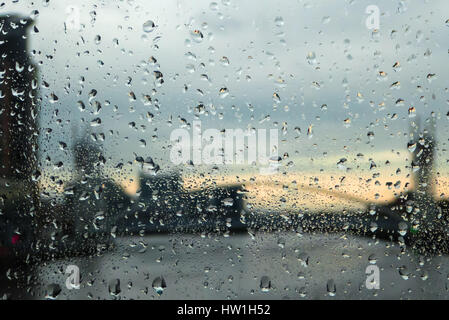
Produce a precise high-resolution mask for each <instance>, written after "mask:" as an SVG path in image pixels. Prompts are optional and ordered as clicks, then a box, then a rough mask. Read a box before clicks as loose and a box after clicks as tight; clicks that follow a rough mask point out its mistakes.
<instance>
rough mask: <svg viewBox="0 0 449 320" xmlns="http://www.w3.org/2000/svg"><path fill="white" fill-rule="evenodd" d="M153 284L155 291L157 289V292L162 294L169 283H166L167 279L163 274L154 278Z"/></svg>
mask: <svg viewBox="0 0 449 320" xmlns="http://www.w3.org/2000/svg"><path fill="white" fill-rule="evenodd" d="M151 285H152V287H153V289H154V291H156V293H157V294H158V295H161V294H162V293H164V289H165V288H166V287H167V284H166V283H165V279H164V278H163V277H162V276H160V277H157V278H156V279H154V280H153V283H152V284H151Z"/></svg>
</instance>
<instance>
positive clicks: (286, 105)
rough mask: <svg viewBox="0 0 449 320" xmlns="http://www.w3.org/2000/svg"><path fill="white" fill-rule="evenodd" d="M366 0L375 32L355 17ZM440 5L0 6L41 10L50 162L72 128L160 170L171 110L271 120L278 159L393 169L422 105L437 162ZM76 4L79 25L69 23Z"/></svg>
mask: <svg viewBox="0 0 449 320" xmlns="http://www.w3.org/2000/svg"><path fill="white" fill-rule="evenodd" d="M13 2H14V3H13ZM373 4H374V5H377V6H378V7H379V9H380V13H381V16H380V28H379V30H378V31H377V32H373V30H369V29H368V28H367V27H366V25H365V21H366V19H367V17H368V14H366V13H365V9H366V7H367V6H368V5H373ZM73 7H74V8H75V9H72V8H73ZM448 9H449V3H448V2H447V1H446V0H433V1H430V0H429V1H424V0H422V1H396V0H395V1H391V0H385V1H372V0H370V1H361V0H358V1H357V0H340V1H326V0H316V1H301V0H296V1H293V0H292V1H272V0H260V1H250V0H242V1H236V0H216V2H215V1H202V0H195V1H181V0H166V1H144V0H141V1H132V0H129V1H112V0H110V1H107V0H104V1H87V0H86V1H84V0H78V1H73V0H71V1H70V0H69V1H67V0H58V1H55V0H50V1H40V0H39V1H36V2H34V3H33V4H30V2H29V1H7V2H6V5H5V6H3V7H2V8H1V9H0V10H1V11H3V13H4V14H6V13H18V14H21V15H23V16H30V14H32V12H33V11H34V10H38V12H39V14H38V16H37V17H36V18H35V26H36V28H37V29H35V30H34V31H33V30H31V34H30V50H36V52H37V54H36V55H35V57H34V60H35V62H36V63H38V64H39V68H40V81H41V82H43V81H45V82H46V83H47V84H48V86H47V87H45V88H44V87H43V88H42V89H41V95H42V98H43V101H42V106H41V108H42V109H41V127H42V128H43V129H45V128H52V129H53V133H52V135H51V136H49V137H43V138H42V147H41V149H42V153H43V154H44V155H46V154H51V156H52V157H51V158H52V161H53V162H57V161H63V162H64V163H65V164H66V168H69V167H70V162H71V155H70V152H69V151H64V150H60V148H59V142H60V141H64V142H66V143H67V144H68V145H69V146H70V144H71V141H72V140H73V139H72V135H73V132H78V134H80V133H82V132H84V131H86V130H87V129H89V130H90V131H91V132H95V133H104V135H105V141H104V142H103V144H104V148H105V151H106V153H107V155H108V157H110V158H109V159H108V164H109V165H110V166H115V165H117V163H120V162H123V163H126V162H128V161H133V160H134V159H135V155H134V153H136V154H137V155H140V156H142V157H144V158H145V157H148V156H151V157H153V158H154V159H155V161H156V162H158V163H160V164H161V166H163V167H170V166H171V165H170V162H169V161H168V160H169V158H168V151H169V150H170V142H169V138H170V132H171V131H172V130H174V129H176V128H179V127H180V126H183V125H184V124H185V123H184V122H183V121H181V119H185V121H186V122H187V124H190V123H192V122H193V120H195V119H199V120H201V121H202V125H203V129H206V128H216V129H219V130H222V129H232V128H242V129H246V128H266V129H270V128H278V129H279V130H280V136H281V137H282V138H283V141H282V142H281V145H280V151H281V153H284V152H288V154H289V156H290V160H292V161H293V167H292V168H290V169H289V170H295V171H299V172H301V171H308V170H309V171H314V170H320V169H326V170H331V169H332V170H334V169H337V165H336V164H337V162H338V160H339V159H340V158H342V157H345V158H347V159H348V166H349V167H354V168H356V167H357V166H358V165H359V166H360V168H361V169H367V168H368V167H369V159H370V158H372V159H374V160H375V161H378V162H379V163H382V162H385V161H386V160H390V162H393V161H396V162H397V165H398V166H401V167H402V168H403V167H404V166H405V165H407V157H408V153H407V148H406V143H407V141H408V140H409V138H408V136H407V134H408V132H409V123H410V121H413V120H416V119H418V118H419V119H421V122H424V120H425V119H426V118H428V117H429V116H430V115H431V113H432V112H433V113H434V114H433V116H434V117H435V119H436V123H437V136H438V141H439V150H438V163H439V165H440V166H442V165H444V164H445V163H446V159H447V155H446V153H447V152H445V148H446V144H445V142H446V141H447V139H448V130H447V128H448V119H447V116H446V114H447V113H448V109H449V106H448V99H449V97H448V91H447V85H448V83H449V82H448V78H449V75H448V74H449V73H448V72H447V71H448V70H447V69H448V65H449V64H448V58H449V55H448V49H449V40H448V39H449V37H448V33H449V24H448V23H446V20H448V19H449V16H448V15H447V13H448V12H449V10H448ZM77 13H79V22H80V25H79V26H77V28H76V29H73V28H70V27H71V24H70V21H71V18H75V21H76V20H77V19H76V14H77ZM152 23H154V28H148V27H147V28H145V27H144V25H147V26H148V25H149V26H151V25H152ZM397 62H399V66H400V67H394V65H395V64H396V63H397ZM154 71H159V72H161V73H162V75H163V80H164V82H163V83H162V85H160V84H159V82H160V78H158V77H156V76H155V73H154ZM156 75H157V74H156ZM428 75H430V76H428ZM222 88H226V90H225V91H226V92H227V94H220V90H221V89H222ZM92 90H96V92H97V94H96V95H95V96H91V97H89V93H91V92H92ZM131 92H132V93H134V94H135V96H136V100H135V101H132V99H130V96H132V94H131V95H130V93H131ZM51 94H55V95H56V96H57V97H58V98H59V100H58V101H57V102H54V101H53V102H52V99H51V98H50V96H51ZM274 94H276V95H277V96H278V97H279V99H274V98H273V95H274ZM144 95H148V96H150V97H151V99H152V104H151V105H146V104H145V103H144V100H143V99H142V97H143V96H144ZM78 101H82V102H83V103H84V105H85V106H86V109H85V110H84V111H83V112H81V111H80V109H79V103H78ZM398 101H403V102H402V103H397V102H398ZM95 102H99V103H100V104H101V109H99V111H98V109H97V110H96V108H94V107H93V106H94V103H95ZM89 103H91V104H92V106H91V105H90V104H89ZM198 105H203V106H204V108H201V110H203V111H202V112H201V113H198V109H195V107H197V106H198ZM411 107H414V108H415V110H416V112H415V113H416V114H417V115H418V117H415V118H411V117H410V115H409V108H411ZM415 113H413V114H415ZM97 118H100V119H101V124H100V125H99V126H92V121H93V120H94V119H97ZM149 119H151V121H148V120H149ZM58 120H61V121H59V122H58ZM283 126H284V127H285V128H287V132H286V134H285V135H282V134H281V128H282V127H283ZM310 126H311V127H312V132H313V135H312V136H311V137H308V136H307V129H308V128H309V127H310ZM296 127H298V128H300V130H301V133H300V134H299V137H298V132H297V131H295V130H294V129H295V128H296ZM369 133H370V135H371V138H370V137H369V136H368V134H369ZM398 152H399V154H398ZM358 153H363V154H364V155H365V157H364V160H363V161H364V162H363V163H358V162H357V161H359V160H355V158H356V156H355V155H356V154H358Z"/></svg>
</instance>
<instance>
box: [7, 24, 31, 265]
mask: <svg viewBox="0 0 449 320" xmlns="http://www.w3.org/2000/svg"><path fill="white" fill-rule="evenodd" d="M31 24H32V21H31V20H29V19H26V18H21V17H19V16H15V15H4V16H0V211H1V215H0V249H1V248H3V250H2V252H6V253H7V254H8V255H9V256H11V252H14V253H15V254H20V255H27V254H28V253H29V252H30V250H31V249H30V248H31V246H32V239H35V236H34V235H35V233H36V232H37V231H36V230H37V229H39V228H36V227H33V224H32V222H33V221H34V220H33V219H34V218H33V217H34V216H36V215H37V216H39V214H37V212H38V211H39V192H38V180H39V178H40V173H39V171H38V169H37V149H38V146H37V141H38V98H37V93H38V91H37V90H38V89H37V87H38V86H37V83H38V81H37V68H36V66H35V65H34V64H33V62H32V60H31V58H30V56H29V54H28V36H27V33H28V29H29V27H30V26H31Z"/></svg>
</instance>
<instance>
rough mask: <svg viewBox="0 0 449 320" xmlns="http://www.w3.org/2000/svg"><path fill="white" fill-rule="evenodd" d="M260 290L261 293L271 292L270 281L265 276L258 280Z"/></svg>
mask: <svg viewBox="0 0 449 320" xmlns="http://www.w3.org/2000/svg"><path fill="white" fill-rule="evenodd" d="M260 290H262V292H269V291H270V290H271V280H270V278H268V277H267V276H263V277H262V278H261V279H260Z"/></svg>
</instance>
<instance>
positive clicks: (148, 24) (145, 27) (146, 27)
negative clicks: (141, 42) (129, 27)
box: [142, 20, 156, 33]
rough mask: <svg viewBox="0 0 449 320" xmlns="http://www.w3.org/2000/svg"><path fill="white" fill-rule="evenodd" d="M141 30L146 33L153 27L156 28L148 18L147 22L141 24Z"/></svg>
mask: <svg viewBox="0 0 449 320" xmlns="http://www.w3.org/2000/svg"><path fill="white" fill-rule="evenodd" d="M142 27H143V31H144V32H146V33H149V32H152V31H153V30H154V28H156V25H155V24H154V22H153V21H151V20H148V21H147V22H145V23H144V24H143V26H142Z"/></svg>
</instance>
